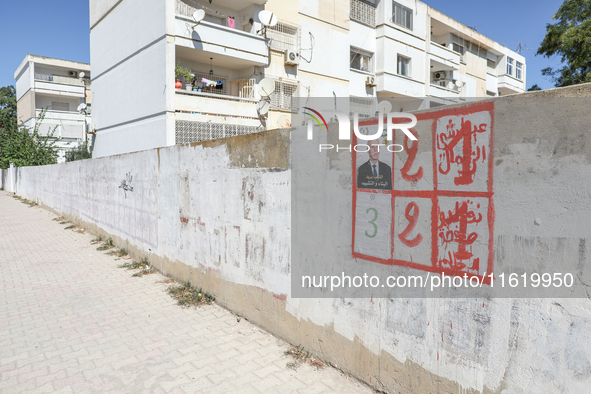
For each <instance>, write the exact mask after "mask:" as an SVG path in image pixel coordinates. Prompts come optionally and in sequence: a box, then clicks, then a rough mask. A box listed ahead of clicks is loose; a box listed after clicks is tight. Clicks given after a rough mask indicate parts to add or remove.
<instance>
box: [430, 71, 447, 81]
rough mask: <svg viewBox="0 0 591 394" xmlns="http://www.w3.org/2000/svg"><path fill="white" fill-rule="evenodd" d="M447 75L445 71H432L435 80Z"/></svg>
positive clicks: (443, 78)
mask: <svg viewBox="0 0 591 394" xmlns="http://www.w3.org/2000/svg"><path fill="white" fill-rule="evenodd" d="M446 77H447V74H446V73H445V71H436V72H434V73H433V79H434V80H435V81H443V80H445V78H446Z"/></svg>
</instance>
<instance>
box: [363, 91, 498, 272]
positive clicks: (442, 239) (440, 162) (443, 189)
mask: <svg viewBox="0 0 591 394" xmlns="http://www.w3.org/2000/svg"><path fill="white" fill-rule="evenodd" d="M417 119H418V121H419V122H418V124H417V126H416V127H415V128H414V129H411V131H412V132H413V133H414V135H415V136H417V137H418V140H416V141H412V140H410V139H409V138H408V136H406V135H402V136H398V135H397V136H396V141H393V142H396V143H398V144H400V145H402V146H403V147H404V150H403V151H402V152H399V153H391V152H388V150H387V149H385V145H384V142H383V141H372V142H370V144H377V143H381V144H382V145H380V147H381V148H383V149H379V152H378V149H376V148H375V147H372V148H368V150H367V151H363V149H360V150H359V152H357V153H356V154H354V155H353V166H352V171H353V179H354V180H355V181H354V182H353V252H352V253H353V257H356V258H360V259H364V260H369V261H374V262H377V263H381V264H389V265H401V266H407V267H411V268H416V269H420V270H423V271H429V272H438V273H444V272H445V273H446V274H450V275H460V276H463V275H464V274H468V275H469V276H473V275H475V276H479V277H485V276H487V275H490V274H491V273H492V270H493V254H492V251H493V248H492V242H493V229H494V204H493V161H494V158H493V146H492V144H493V128H494V104H493V103H492V102H487V103H477V104H472V105H468V106H464V107H459V108H454V109H448V110H442V111H436V112H431V113H425V114H417ZM366 123H367V126H368V127H371V126H375V125H377V123H378V122H377V120H374V121H368V122H366ZM355 142H357V141H355ZM484 281H485V283H486V282H487V279H486V278H484Z"/></svg>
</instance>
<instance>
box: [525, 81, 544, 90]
mask: <svg viewBox="0 0 591 394" xmlns="http://www.w3.org/2000/svg"><path fill="white" fill-rule="evenodd" d="M535 90H542V88H541V87H539V86H538V84H537V83H536V84H534V85H532V86H531V88H529V89H527V91H528V92H533V91H535Z"/></svg>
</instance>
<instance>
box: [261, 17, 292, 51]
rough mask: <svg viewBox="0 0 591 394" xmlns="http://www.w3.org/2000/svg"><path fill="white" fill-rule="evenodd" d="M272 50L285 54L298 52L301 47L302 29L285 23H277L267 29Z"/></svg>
mask: <svg viewBox="0 0 591 394" xmlns="http://www.w3.org/2000/svg"><path fill="white" fill-rule="evenodd" d="M267 38H269V39H270V40H271V41H270V46H271V49H272V50H275V51H280V52H285V50H287V49H290V50H296V51H297V50H298V48H299V47H300V28H299V27H298V26H294V25H290V24H288V23H285V22H277V24H276V25H275V26H273V27H269V28H267Z"/></svg>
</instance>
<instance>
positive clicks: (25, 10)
mask: <svg viewBox="0 0 591 394" xmlns="http://www.w3.org/2000/svg"><path fill="white" fill-rule="evenodd" d="M424 2H425V3H427V4H428V5H430V6H432V7H433V8H436V9H438V10H440V11H441V12H443V13H445V14H447V15H449V16H451V17H452V18H454V19H456V20H458V21H460V22H462V23H464V24H466V25H468V26H473V27H476V30H477V31H479V32H480V33H482V34H484V35H486V36H488V37H490V38H492V39H493V40H495V41H497V42H499V43H501V44H504V45H505V46H507V47H509V48H510V49H513V50H515V49H516V48H517V43H520V42H521V43H527V47H528V48H532V49H531V50H526V51H523V52H522V55H524V56H525V58H526V65H527V87H528V88H529V87H530V86H531V85H533V84H538V85H539V86H541V87H542V88H544V89H547V88H551V87H553V84H552V82H551V81H549V80H548V79H546V78H544V77H543V76H542V75H541V73H540V70H541V69H543V68H545V67H548V66H557V65H558V64H559V59H556V58H553V59H548V58H544V57H541V56H535V53H536V51H537V48H538V46H539V44H540V42H541V41H542V39H543V38H544V35H545V32H546V23H550V22H551V21H552V19H551V17H552V14H554V13H555V12H556V11H557V10H558V7H559V6H560V4H562V0H539V1H531V0H530V1H520V0H517V1H516V0H511V1H510V0H496V1H483V0H471V1H469V2H466V1H465V0H463V1H460V0H425V1H424ZM0 4H1V5H0V11H1V13H2V28H3V29H2V30H3V32H4V37H5V39H4V40H3V43H2V56H1V57H0V59H1V60H0V86H6V85H14V83H15V81H14V72H15V71H16V68H17V67H18V65H19V64H20V63H21V61H22V60H23V59H24V57H25V55H26V54H27V53H31V54H34V55H39V56H48V57H55V58H59V59H66V60H75V61H79V62H84V63H88V62H90V50H89V45H90V44H89V42H90V39H89V34H90V28H89V26H88V23H89V22H88V0H53V1H46V0H45V1H40V0H17V1H13V0H1V2H0Z"/></svg>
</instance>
